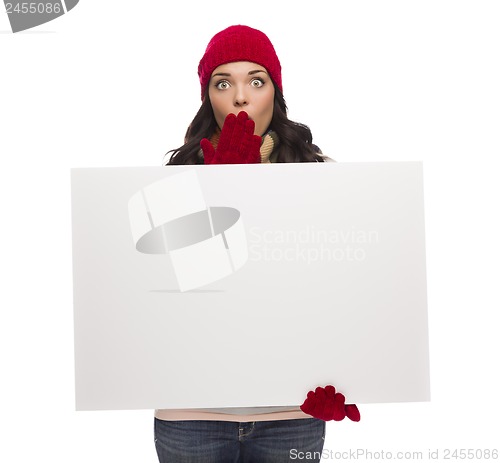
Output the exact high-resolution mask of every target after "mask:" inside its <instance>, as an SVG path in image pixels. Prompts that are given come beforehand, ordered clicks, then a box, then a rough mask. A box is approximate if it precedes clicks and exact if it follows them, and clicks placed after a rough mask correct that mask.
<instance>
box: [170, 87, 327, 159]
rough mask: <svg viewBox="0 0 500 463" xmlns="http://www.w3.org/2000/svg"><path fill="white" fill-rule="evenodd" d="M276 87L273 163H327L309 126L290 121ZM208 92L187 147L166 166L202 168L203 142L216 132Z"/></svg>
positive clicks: (175, 153)
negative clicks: (275, 147)
mask: <svg viewBox="0 0 500 463" xmlns="http://www.w3.org/2000/svg"><path fill="white" fill-rule="evenodd" d="M273 85H274V109H273V117H272V119H271V123H270V124H269V127H268V130H273V131H274V132H276V134H277V135H278V138H279V145H278V148H277V149H276V150H275V151H274V152H273V153H272V155H271V158H270V161H271V162H324V161H325V158H324V157H323V155H322V153H321V150H320V149H319V148H318V147H317V146H316V145H314V144H313V143H312V133H311V130H310V129H309V127H308V126H307V125H304V124H301V123H298V122H293V121H291V120H290V119H288V117H287V112H288V108H287V106H286V102H285V99H284V97H283V94H282V93H281V90H280V89H279V88H278V86H277V85H276V84H275V83H274V82H273ZM207 93H208V91H207V90H205V98H204V99H203V102H202V104H201V107H200V109H199V110H198V113H197V114H196V116H195V117H194V119H193V121H192V122H191V124H190V125H189V127H188V129H187V132H186V135H185V137H184V145H183V146H181V147H180V148H177V149H174V150H170V151H168V152H167V153H166V154H165V157H167V156H168V155H169V154H170V153H171V155H170V159H169V160H168V161H167V162H165V163H164V164H163V165H179V164H183V165H185V164H203V154H202V153H200V141H201V140H202V139H203V138H208V139H210V137H212V135H213V134H214V132H215V130H216V128H217V122H216V121H215V116H214V112H213V109H212V104H211V103H210V98H208V95H207Z"/></svg>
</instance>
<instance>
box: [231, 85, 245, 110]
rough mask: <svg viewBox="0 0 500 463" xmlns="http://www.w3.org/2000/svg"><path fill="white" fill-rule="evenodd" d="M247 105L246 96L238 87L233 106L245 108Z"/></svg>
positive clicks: (242, 89) (243, 90) (241, 88)
mask: <svg viewBox="0 0 500 463" xmlns="http://www.w3.org/2000/svg"><path fill="white" fill-rule="evenodd" d="M247 104H248V95H247V93H246V92H245V89H244V88H243V87H238V88H237V89H236V93H235V95H234V105H235V106H237V107H240V106H246V105H247Z"/></svg>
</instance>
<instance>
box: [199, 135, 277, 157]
mask: <svg viewBox="0 0 500 463" xmlns="http://www.w3.org/2000/svg"><path fill="white" fill-rule="evenodd" d="M219 138H220V129H219V128H217V129H216V131H215V133H214V134H213V135H212V137H211V138H210V143H212V145H213V147H214V148H217V145H218V143H219ZM278 145H279V139H278V135H277V134H276V132H273V131H272V130H269V131H268V132H267V133H265V134H264V136H263V137H262V144H261V145H260V162H261V163H262V164H269V163H271V161H270V160H269V158H270V156H271V154H272V153H273V151H274V150H275V149H276V148H277V147H278ZM200 155H201V156H203V152H202V151H201V150H200Z"/></svg>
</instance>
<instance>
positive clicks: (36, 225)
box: [0, 0, 500, 463]
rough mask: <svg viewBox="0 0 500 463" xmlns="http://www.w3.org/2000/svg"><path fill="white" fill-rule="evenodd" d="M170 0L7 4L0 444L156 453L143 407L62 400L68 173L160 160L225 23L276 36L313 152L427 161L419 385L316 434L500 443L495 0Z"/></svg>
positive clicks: (360, 442)
mask: <svg viewBox="0 0 500 463" xmlns="http://www.w3.org/2000/svg"><path fill="white" fill-rule="evenodd" d="M175 3H176V7H175V8H172V7H171V6H170V5H172V4H173V3H172V2H165V1H160V0H144V1H141V2H138V1H136V2H132V1H126V0H107V1H106V2H102V1H97V0H81V2H80V3H79V4H78V5H77V6H76V7H75V9H74V10H72V11H70V12H69V13H68V14H67V15H64V16H63V17H61V18H58V19H56V20H55V21H53V22H51V23H47V24H45V25H42V26H39V27H37V28H36V29H33V30H31V31H26V32H23V33H18V34H12V33H11V32H10V27H9V24H8V20H7V15H6V14H4V13H3V11H2V12H0V31H3V32H2V33H0V58H1V62H0V68H1V72H0V155H1V167H0V189H1V191H0V193H1V194H0V201H1V203H0V211H1V216H2V221H1V223H2V225H1V229H0V230H1V231H0V233H1V245H2V248H1V249H2V250H1V258H0V266H1V268H0V270H1V278H2V280H1V281H2V283H1V291H0V310H1V312H0V317H1V319H0V355H1V358H0V365H1V382H0V401H1V403H0V420H1V423H2V429H3V431H2V435H1V445H0V460H1V461H7V462H26V461H35V460H37V461H38V460H44V461H51V462H54V463H55V462H69V461H71V462H87V461H92V462H95V463H98V462H113V461H120V462H154V461H156V455H155V451H154V445H153V418H152V411H150V410H144V411H120V412H78V413H77V412H75V411H74V390H73V388H74V380H73V367H74V362H73V314H72V275H71V271H72V268H71V265H72V263H71V210H70V184H69V179H70V177H69V169H70V168H71V167H87V166H131V165H136V166H139V165H144V166H146V165H158V164H160V163H161V162H162V159H163V154H164V153H165V152H166V151H167V150H169V149H172V148H174V147H177V146H178V145H180V144H181V143H182V139H183V136H184V133H185V130H186V127H187V125H188V124H189V122H190V121H191V119H192V118H193V116H194V114H195V112H196V111H197V109H198V107H199V103H200V100H199V94H200V88H199V84H198V80H197V75H196V69H197V65H198V61H199V59H200V58H201V56H202V54H203V51H204V49H205V46H206V44H207V42H208V40H209V39H210V38H211V37H212V36H213V35H214V34H215V33H216V32H218V31H219V30H221V29H223V28H225V27H227V26H229V25H231V24H238V23H240V24H247V25H250V26H252V27H256V28H258V29H261V30H263V31H264V32H266V33H267V35H268V36H269V37H270V38H271V40H272V42H273V43H274V45H275V48H276V50H277V52H278V55H279V57H280V59H281V62H282V66H283V85H284V92H285V98H286V100H287V103H288V106H289V108H290V112H289V116H290V118H291V119H294V120H297V121H300V122H304V123H306V124H308V125H309V126H310V127H311V129H312V131H313V135H314V140H315V142H316V143H317V144H318V145H319V146H320V147H321V148H322V149H323V151H324V152H325V153H327V154H329V155H330V156H332V157H334V158H335V159H336V160H337V161H339V162H342V161H344V162H345V161H384V160H422V161H423V162H424V182H425V183H424V187H425V201H426V204H425V206H426V230H427V264H428V302H429V329H430V352H431V388H432V401H431V402H430V403H420V404H394V405H387V404H385V405H365V406H362V407H361V414H362V421H361V422H360V423H351V422H347V421H345V422H341V423H329V424H328V429H327V439H326V443H325V449H327V450H328V451H332V452H334V451H349V450H350V449H353V450H356V449H366V450H367V451H371V452H377V451H382V450H384V451H385V452H388V451H391V452H393V458H396V456H397V455H396V452H398V451H402V452H405V451H408V452H413V451H415V452H422V454H423V457H424V459H423V460H420V461H425V459H426V457H427V454H428V450H429V449H432V450H435V449H439V450H440V452H441V456H443V455H444V453H443V452H444V450H445V449H450V448H451V449H454V448H483V449H484V448H490V449H491V448H495V447H496V448H498V447H500V443H499V440H498V424H497V418H498V416H497V415H498V413H499V411H500V410H499V399H498V396H499V392H498V391H499V390H500V383H499V380H498V376H497V374H496V372H497V371H498V366H497V362H498V358H497V354H496V352H497V351H498V349H499V340H498V338H499V336H498V331H499V329H498V326H499V325H498V322H497V314H496V312H497V311H498V310H499V308H500V304H499V296H498V289H497V288H498V277H499V270H498V262H499V258H500V253H499V238H498V237H499V234H500V227H499V225H498V204H497V202H496V201H495V198H498V197H500V191H499V190H500V188H499V186H498V184H499V181H498V171H497V168H498V166H499V163H498V159H497V158H498V156H499V155H500V137H499V127H500V111H499V108H500V86H499V85H498V82H500V64H499V59H498V57H499V52H500V50H499V48H500V46H499V44H500V28H499V27H498V24H499V23H500V4H498V2H496V1H481V0H478V1H439V0H434V1H418V2H417V1H411V2H409V1H343V2H326V1H325V2H323V1H321V2H320V1H317V0H309V1H307V2H296V1H286V2H285V1H283V2H281V1H280V2H278V1H267V2H257V3H256V2H206V1H203V2H201V1H196V2H187V1H186V2H175ZM326 5H328V9H326ZM2 8H3V7H2ZM5 430H6V431H7V432H6V431H5ZM7 455H8V456H7ZM371 459H375V455H374V456H372V458H371ZM379 459H380V455H379ZM323 461H328V460H327V459H324V460H323ZM443 461H445V460H443ZM448 461H449V460H448Z"/></svg>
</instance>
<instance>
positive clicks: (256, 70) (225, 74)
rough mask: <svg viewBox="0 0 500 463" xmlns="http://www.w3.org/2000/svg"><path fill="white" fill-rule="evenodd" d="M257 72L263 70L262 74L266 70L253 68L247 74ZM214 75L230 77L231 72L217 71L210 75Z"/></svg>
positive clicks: (251, 74)
mask: <svg viewBox="0 0 500 463" xmlns="http://www.w3.org/2000/svg"><path fill="white" fill-rule="evenodd" d="M258 72H263V73H264V74H267V72H266V71H265V70H264V69H255V70H253V71H249V72H248V75H249V76H253V75H254V74H257V73H258ZM216 76H222V77H231V74H230V73H229V72H218V73H217V74H213V75H212V77H216Z"/></svg>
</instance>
